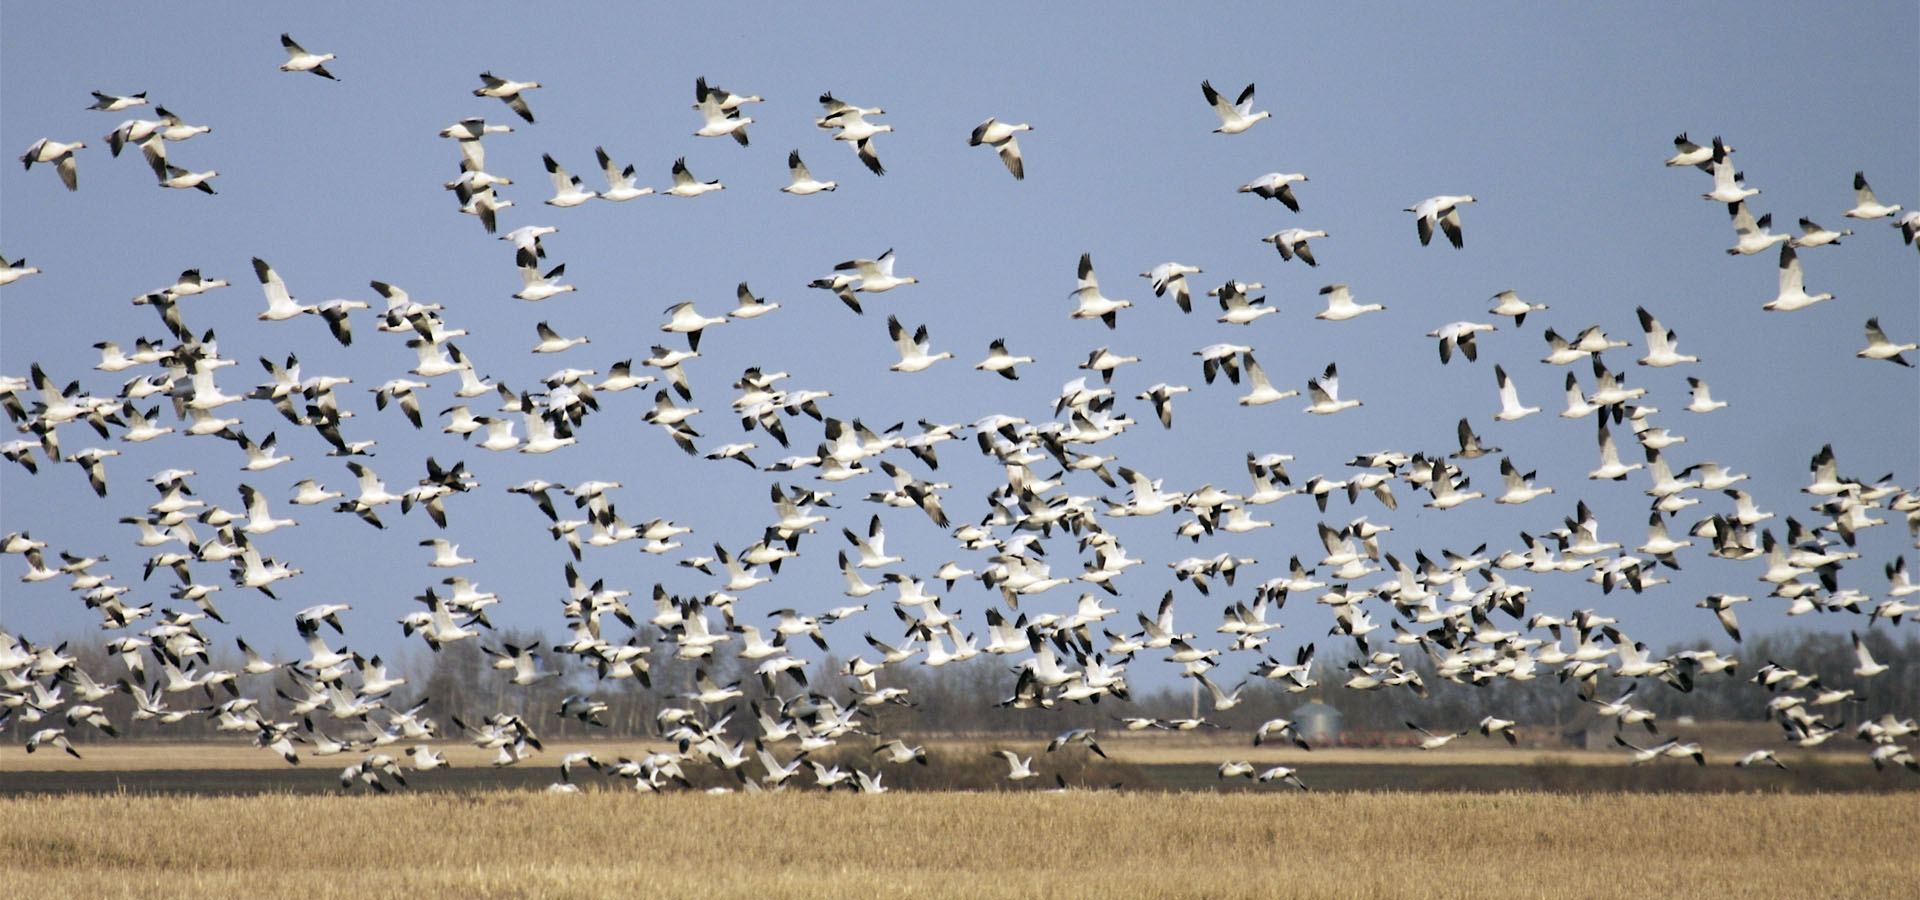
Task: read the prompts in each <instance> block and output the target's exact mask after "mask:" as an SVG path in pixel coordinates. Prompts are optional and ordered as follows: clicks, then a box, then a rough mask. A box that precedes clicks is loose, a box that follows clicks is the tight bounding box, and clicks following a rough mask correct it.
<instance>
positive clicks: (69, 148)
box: [20, 138, 87, 191]
mask: <svg viewBox="0 0 1920 900" xmlns="http://www.w3.org/2000/svg"><path fill="white" fill-rule="evenodd" d="M86 146H87V145H86V143H85V142H84V141H74V142H73V143H71V144H63V143H60V142H59V141H55V140H50V139H48V138H41V139H39V140H37V141H34V142H33V146H31V147H28V148H27V152H26V153H23V154H21V155H20V162H22V163H24V164H26V167H27V169H29V170H31V169H32V168H33V164H34V163H37V162H39V163H52V164H53V166H54V168H56V169H58V170H59V171H60V180H61V181H62V182H64V183H65V184H66V186H67V190H69V191H77V190H79V189H80V169H79V167H78V165H77V164H76V163H74V161H73V151H75V150H80V149H83V148H85V147H86Z"/></svg>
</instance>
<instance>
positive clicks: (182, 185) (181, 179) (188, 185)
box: [160, 166, 220, 194]
mask: <svg viewBox="0 0 1920 900" xmlns="http://www.w3.org/2000/svg"><path fill="white" fill-rule="evenodd" d="M219 174H220V173H219V171H217V170H214V169H208V170H207V171H205V172H190V171H187V170H186V169H182V168H180V167H179V166H168V167H167V171H166V177H164V178H161V179H160V186H161V187H165V188H176V189H179V190H183V191H184V190H190V189H197V190H199V191H201V192H202V193H207V194H217V193H219V192H218V191H216V190H214V189H213V185H211V184H208V183H207V182H208V181H209V180H211V179H212V178H213V177H214V176H216V175H219Z"/></svg>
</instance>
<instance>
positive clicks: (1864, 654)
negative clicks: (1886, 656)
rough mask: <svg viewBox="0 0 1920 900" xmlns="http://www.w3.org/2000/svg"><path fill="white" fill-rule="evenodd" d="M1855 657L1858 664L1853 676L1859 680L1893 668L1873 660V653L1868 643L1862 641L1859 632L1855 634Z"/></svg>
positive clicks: (1854, 668)
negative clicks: (1868, 647)
mask: <svg viewBox="0 0 1920 900" xmlns="http://www.w3.org/2000/svg"><path fill="white" fill-rule="evenodd" d="M1853 657H1854V661H1855V662H1856V663H1858V665H1855V666H1854V667H1853V674H1854V675H1855V676H1856V677H1859V678H1872V677H1873V676H1875V675H1878V674H1880V673H1882V672H1885V671H1887V670H1888V669H1890V668H1892V667H1891V666H1889V665H1887V664H1886V663H1883V662H1878V661H1876V660H1875V659H1874V658H1873V651H1871V650H1868V649H1867V645H1866V643H1865V642H1864V641H1862V640H1860V633H1859V632H1857V631H1856V632H1854V633H1853Z"/></svg>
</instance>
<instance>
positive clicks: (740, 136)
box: [693, 76, 758, 147]
mask: <svg viewBox="0 0 1920 900" xmlns="http://www.w3.org/2000/svg"><path fill="white" fill-rule="evenodd" d="M693 96H694V104H693V108H694V109H696V110H699V111H700V119H701V125H700V130H698V131H695V132H694V133H693V136H694V137H728V136H731V137H732V138H733V139H734V140H735V141H738V142H739V143H740V146H742V147H745V146H747V126H748V125H752V124H753V120H752V119H751V118H748V117H746V116H743V115H741V114H740V104H741V103H745V102H748V101H747V99H746V98H744V97H737V96H736V95H733V94H729V93H727V92H726V91H723V90H719V89H717V88H715V89H710V88H708V87H707V79H706V77H705V76H702V77H700V78H697V79H695V80H694V84H693ZM755 99H756V100H757V99H758V98H755ZM727 101H735V102H733V105H731V106H729V105H727Z"/></svg>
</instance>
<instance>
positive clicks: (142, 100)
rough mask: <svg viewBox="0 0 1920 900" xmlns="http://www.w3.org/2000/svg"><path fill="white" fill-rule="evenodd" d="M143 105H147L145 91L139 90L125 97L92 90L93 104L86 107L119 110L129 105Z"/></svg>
mask: <svg viewBox="0 0 1920 900" xmlns="http://www.w3.org/2000/svg"><path fill="white" fill-rule="evenodd" d="M145 105H147V92H146V91H141V92H140V93H138V94H133V95H130V96H125V97H121V96H116V95H114V94H103V93H101V92H99V91H94V92H93V105H92V106H89V107H87V108H88V109H97V110H100V111H101V112H119V111H121V110H123V109H127V108H129V107H134V106H145Z"/></svg>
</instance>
